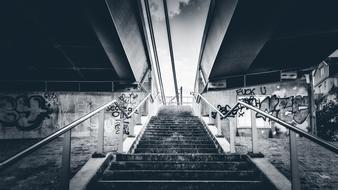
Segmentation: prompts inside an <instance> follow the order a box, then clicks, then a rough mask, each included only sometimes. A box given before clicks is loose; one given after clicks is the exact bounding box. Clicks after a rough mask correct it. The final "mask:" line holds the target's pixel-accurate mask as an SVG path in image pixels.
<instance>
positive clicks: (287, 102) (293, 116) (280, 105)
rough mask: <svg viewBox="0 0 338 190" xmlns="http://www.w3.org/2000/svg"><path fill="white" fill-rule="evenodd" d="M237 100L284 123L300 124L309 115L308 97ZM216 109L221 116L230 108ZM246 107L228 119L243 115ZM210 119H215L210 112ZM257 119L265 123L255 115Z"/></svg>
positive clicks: (227, 106) (239, 107)
mask: <svg viewBox="0 0 338 190" xmlns="http://www.w3.org/2000/svg"><path fill="white" fill-rule="evenodd" d="M239 100H241V101H243V102H245V103H247V104H250V105H253V106H255V107H258V108H259V109H260V110H262V111H264V112H267V113H269V114H271V115H273V116H275V117H277V118H279V119H282V120H284V121H286V122H293V121H294V122H295V123H297V124H302V123H303V122H304V121H305V120H306V118H307V117H308V115H309V98H308V96H300V95H298V96H289V97H285V98H280V97H277V96H276V95H272V96H267V97H265V98H264V99H263V100H261V99H259V98H257V97H255V96H250V97H244V98H240V99H239ZM217 108H218V109H219V111H220V112H221V113H222V114H227V113H228V112H229V111H230V109H231V107H230V106H229V105H225V106H222V105H217ZM245 110H247V109H246V107H244V106H238V107H237V108H235V109H234V111H233V112H232V113H231V114H230V115H229V117H235V116H236V115H237V114H238V117H242V116H243V115H244V112H245ZM211 114H212V117H213V118H216V112H212V113H211ZM256 117H257V118H262V119H263V120H265V121H266V119H267V118H266V117H265V116H263V115H261V114H259V113H257V114H256Z"/></svg>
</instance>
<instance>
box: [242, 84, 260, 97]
mask: <svg viewBox="0 0 338 190" xmlns="http://www.w3.org/2000/svg"><path fill="white" fill-rule="evenodd" d="M259 92H260V94H261V95H265V94H266V87H265V86H261V87H260V88H259ZM236 94H237V96H253V95H256V88H239V89H237V90H236Z"/></svg>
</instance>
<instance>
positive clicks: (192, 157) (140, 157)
mask: <svg viewBox="0 0 338 190" xmlns="http://www.w3.org/2000/svg"><path fill="white" fill-rule="evenodd" d="M116 161H248V158H247V156H246V155H224V154H220V153H218V154H116Z"/></svg>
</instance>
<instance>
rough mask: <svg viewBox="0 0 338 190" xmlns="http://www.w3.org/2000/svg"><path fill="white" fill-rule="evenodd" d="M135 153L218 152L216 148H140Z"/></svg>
mask: <svg viewBox="0 0 338 190" xmlns="http://www.w3.org/2000/svg"><path fill="white" fill-rule="evenodd" d="M135 153H136V154H137V153H169V154H176V153H218V150H217V149H149V148H147V149H141V148H138V149H136V150H135Z"/></svg>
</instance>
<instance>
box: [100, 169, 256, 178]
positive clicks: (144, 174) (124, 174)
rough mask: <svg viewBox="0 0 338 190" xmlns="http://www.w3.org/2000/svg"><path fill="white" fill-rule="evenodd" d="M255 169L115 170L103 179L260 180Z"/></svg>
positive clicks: (106, 174)
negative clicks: (187, 170) (186, 170)
mask: <svg viewBox="0 0 338 190" xmlns="http://www.w3.org/2000/svg"><path fill="white" fill-rule="evenodd" d="M256 174H257V173H255V172H254V171H243V170H242V171H217V172H216V171H193V172H191V171H189V172H185V171H174V172H168V171H165V170H164V171H156V172H154V171H147V170H145V171H143V170H142V171H140V170H133V171H127V170H115V171H109V172H106V173H105V176H104V178H103V180H105V179H114V180H124V179H128V180H258V179H259V178H258V177H257V175H256Z"/></svg>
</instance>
